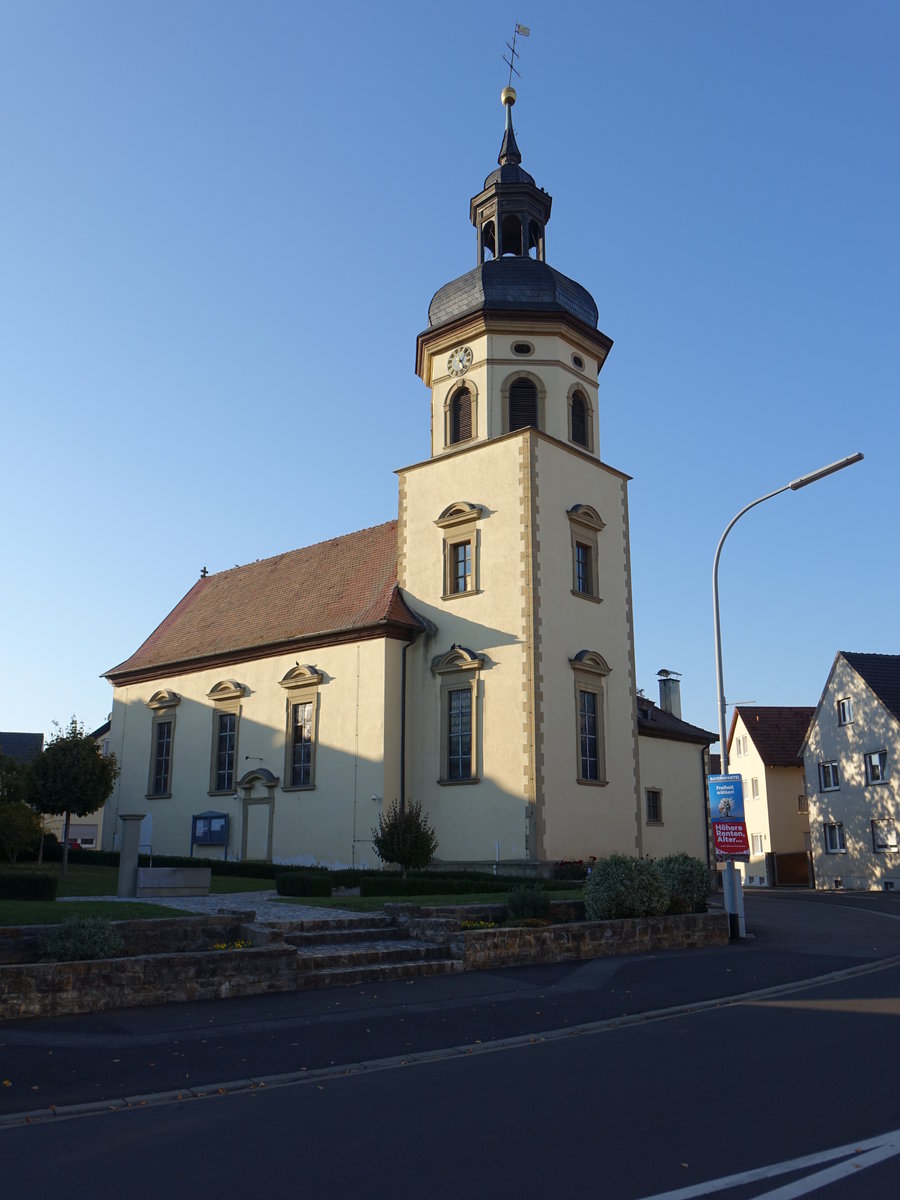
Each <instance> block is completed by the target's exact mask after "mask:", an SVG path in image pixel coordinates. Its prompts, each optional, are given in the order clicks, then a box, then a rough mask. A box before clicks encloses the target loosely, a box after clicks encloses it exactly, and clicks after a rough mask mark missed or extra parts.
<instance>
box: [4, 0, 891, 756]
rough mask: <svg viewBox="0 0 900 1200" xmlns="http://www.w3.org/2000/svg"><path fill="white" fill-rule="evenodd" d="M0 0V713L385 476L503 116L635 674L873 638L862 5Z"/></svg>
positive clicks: (874, 454) (827, 660) (101, 714)
mask: <svg viewBox="0 0 900 1200" xmlns="http://www.w3.org/2000/svg"><path fill="white" fill-rule="evenodd" d="M529 5H530V6H529V8H528V9H523V8H519V9H512V8H510V7H509V6H507V5H505V4H497V3H494V2H492V0H480V2H479V3H470V2H468V0H463V2H462V3H456V4H454V5H452V6H450V5H442V6H438V5H434V6H431V5H423V4H421V3H408V2H405V0H403V2H395V3H390V2H389V3H386V4H383V5H380V6H373V5H371V4H363V3H351V2H348V0H332V2H331V3H329V4H327V5H312V4H300V3H287V2H286V0H279V2H275V0H254V3H252V4H250V3H238V2H236V0H177V2H176V0H152V3H151V2H149V0H130V2H129V3H128V4H122V3H121V2H120V0H76V2H75V3H73V2H72V0H29V2H27V3H26V0H0V114H2V116H0V163H2V184H0V264H2V268H0V447H2V458H0V461H2V465H3V478H4V484H5V486H4V495H5V512H6V516H5V520H4V521H3V537H2V560H0V561H2V568H3V586H2V590H0V595H2V601H0V612H2V621H0V683H2V686H0V729H4V730H16V731H43V732H44V733H45V734H50V733H51V732H52V726H53V722H54V721H56V722H58V723H59V724H60V725H65V724H66V723H67V722H68V720H69V717H70V716H71V715H73V714H74V715H76V716H77V717H78V718H79V719H80V720H82V721H83V722H84V724H85V725H86V726H87V727H88V728H89V729H90V728H94V727H96V726H98V725H100V724H101V723H102V722H103V721H105V720H106V717H107V715H108V713H109V711H110V709H111V707H112V689H111V688H110V686H109V684H108V683H107V682H106V681H105V680H104V679H103V678H102V677H101V676H102V673H103V672H104V671H106V670H108V669H109V668H111V667H113V666H114V665H116V664H117V663H119V662H121V661H122V660H123V659H125V658H126V657H128V656H129V655H130V654H131V653H132V652H133V651H134V650H135V649H136V648H137V647H138V645H139V644H140V643H141V642H142V641H143V640H144V639H145V638H146V637H147V636H148V635H149V634H150V633H151V632H152V630H153V629H154V628H155V627H156V625H157V624H158V623H159V622H160V621H161V620H162V619H163V618H164V617H165V615H166V614H167V613H168V612H169V611H170V610H171V609H172V608H173V607H174V606H175V604H176V603H177V602H178V601H179V600H180V599H181V597H182V596H183V595H184V594H185V593H186V592H187V591H188V590H189V589H190V588H191V587H192V586H193V584H194V582H195V580H196V579H197V577H198V576H199V574H200V571H201V569H202V568H203V567H206V568H207V569H208V570H209V571H210V572H215V571H220V570H223V569H226V568H229V567H232V566H234V565H236V564H243V563H247V562H251V561H253V560H255V559H257V558H265V557H267V556H270V555H273V554H278V553H281V552H283V551H285V550H290V549H294V548H296V547H299V546H305V545H310V544H312V543H315V542H318V541H321V540H323V539H325V538H329V537H333V536H336V535H339V534H342V533H347V532H350V531H351V530H355V529H360V528H363V527H365V526H368V525H374V524H379V523H381V522H382V521H386V520H390V519H392V518H394V517H396V513H397V481H396V477H395V475H394V471H395V470H396V468H398V467H402V466H407V465H409V464H411V463H415V462H419V461H422V460H423V459H425V458H427V456H428V450H429V397H428V392H427V390H426V389H425V387H424V385H423V384H422V383H421V381H420V380H419V379H418V378H417V377H416V375H415V369H414V353H415V339H416V335H417V334H418V333H419V332H420V331H421V330H422V329H423V328H424V327H425V325H426V322H427V311H428V304H429V301H430V299H431V297H432V295H433V294H434V292H435V291H436V290H437V289H438V288H439V287H441V286H442V285H443V284H444V283H446V282H448V281H449V280H451V279H454V278H456V277H457V276H459V275H462V274H464V273H465V272H466V271H468V270H470V269H471V268H472V267H474V266H475V263H476V259H475V253H476V243H475V231H474V229H473V228H472V226H471V225H470V223H469V217H468V206H469V200H470V198H471V197H472V196H474V195H475V194H477V192H479V191H480V190H481V187H482V183H483V180H484V178H485V176H486V175H488V174H489V173H490V171H491V170H493V169H494V167H495V165H496V157H497V153H498V151H499V148H500V141H501V137H502V132H503V119H504V116H503V109H502V106H501V104H500V91H501V89H502V87H503V86H504V85H505V84H506V82H507V68H506V67H505V65H504V63H503V61H502V57H503V55H504V53H506V48H505V45H506V43H507V42H508V41H509V40H510V39H511V38H512V33H513V27H514V24H515V23H516V22H517V21H518V22H520V23H522V24H524V25H527V26H528V27H530V30H531V36H530V37H528V38H527V39H520V41H519V44H518V49H519V50H520V51H521V58H520V59H519V60H518V65H519V70H520V78H519V79H517V80H516V81H515V83H516V87H517V91H518V102H517V104H516V106H515V110H514V120H515V128H516V136H517V139H518V143H519V147H520V149H521V151H522V155H523V163H522V165H523V167H525V169H526V170H528V171H529V172H530V173H531V174H532V175H533V176H534V177H535V179H536V181H537V183H538V184H539V185H540V186H542V187H544V188H546V189H547V191H548V192H550V194H551V195H552V196H553V212H552V216H551V220H550V223H549V226H548V229H547V260H548V262H550V264H551V265H552V266H554V267H556V268H557V269H558V270H560V271H562V272H563V273H564V274H566V275H569V276H570V277H572V278H574V279H576V280H578V281H579V282H580V283H582V284H583V285H584V286H585V287H587V289H588V290H589V291H590V292H591V294H592V295H593V296H594V298H595V300H596V302H597V305H598V308H599V312H600V320H599V325H600V328H601V329H602V330H603V332H604V333H606V334H607V335H608V336H609V337H611V338H612V339H613V342H614V345H613V349H612V351H611V353H610V355H609V358H608V360H607V363H606V365H605V366H604V368H603V371H602V373H601V375H600V381H599V384H600V395H599V419H600V452H601V456H602V458H603V459H604V461H606V462H608V463H609V464H610V465H612V466H613V467H616V468H617V469H619V470H621V471H624V472H627V473H628V474H629V475H630V476H631V477H632V482H631V483H630V484H629V509H630V520H631V558H632V571H633V590H634V631H635V643H636V655H637V684H638V686H639V687H641V688H643V690H644V691H645V693H646V694H647V695H648V696H650V697H651V698H656V696H657V682H656V673H657V671H658V670H659V669H660V668H666V669H668V670H673V671H678V672H680V673H681V674H682V711H683V716H684V717H685V719H686V720H689V721H692V722H693V723H695V724H697V725H700V726H702V727H704V728H708V729H716V728H717V709H716V689H715V666H714V646H713V625H712V587H711V577H712V563H713V555H714V552H715V548H716V544H717V542H718V540H719V537H720V535H721V534H722V532H723V530H724V528H725V526H726V525H727V524H728V522H729V521H730V520H731V518H732V517H733V516H734V515H735V513H736V512H738V511H739V510H740V509H741V508H743V506H744V505H745V504H748V503H749V502H750V501H751V500H753V499H755V498H756V497H758V496H761V495H763V494H765V493H767V492H770V491H773V490H774V489H776V488H778V487H781V486H782V485H783V484H786V483H788V482H789V481H790V480H792V479H794V478H796V477H797V476H799V475H802V474H804V473H806V472H808V471H811V470H813V469H815V468H818V467H820V466H822V465H824V464H826V463H829V462H832V461H833V460H835V459H838V458H841V457H843V456H844V455H847V454H850V453H852V452H855V451H857V450H861V451H863V452H864V454H865V460H864V461H863V462H862V463H860V464H858V465H856V466H853V467H851V468H849V469H847V470H845V471H843V472H841V473H839V474H837V475H834V476H832V477H830V478H828V479H825V480H823V481H821V482H819V483H817V484H815V485H814V486H811V487H809V488H806V489H804V490H802V491H797V492H787V493H785V494H784V495H780V496H777V497H775V498H774V499H772V500H771V501H768V502H767V503H765V504H764V505H761V506H760V507H758V508H755V509H754V510H753V511H752V512H751V513H749V514H748V515H747V516H746V517H744V518H743V519H742V520H741V521H740V522H739V523H738V525H737V526H736V527H735V528H734V530H733V531H732V533H731V534H730V535H729V538H728V541H727V543H726V545H725V548H724V550H723V554H722V560H721V566H720V593H721V611H722V630H723V659H724V674H725V691H726V695H727V697H728V700H729V703H745V704H748V703H755V704H789V705H807V704H808V705H813V704H816V703H817V701H818V699H819V696H820V694H821V691H822V688H823V686H824V684H825V680H826V677H827V675H828V671H829V668H830V666H831V663H832V660H833V658H834V655H835V653H836V651H837V650H839V649H841V650H855V651H865V652H881V653H900V625H898V620H897V600H896V597H897V595H898V592H900V556H898V539H897V533H896V509H897V505H896V492H897V488H896V469H895V462H896V460H897V449H898V447H897V441H898V431H900V430H898V424H900V423H898V415H897V410H898V399H900V391H898V386H897V360H898V350H900V337H898V329H900V241H898V236H897V213H898V212H900V156H898V154H897V146H898V144H900V131H898V100H900V71H898V62H900V5H898V4H897V3H896V0H859V2H858V3H856V4H854V5H853V7H852V17H851V9H850V8H849V7H848V6H847V5H846V3H843V4H837V3H834V2H832V0H791V3H789V4H785V3H783V2H782V0H761V2H759V3H756V4H753V5H748V4H737V3H732V2H726V0H681V2H679V0H605V2H604V3H600V4H597V3H591V4H587V3H576V2H572V0H554V2H553V3H552V4H551V3H546V2H545V0H529Z"/></svg>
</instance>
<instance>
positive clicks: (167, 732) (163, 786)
mask: <svg viewBox="0 0 900 1200" xmlns="http://www.w3.org/2000/svg"><path fill="white" fill-rule="evenodd" d="M172 726H173V722H172V721H158V722H157V723H156V730H155V732H156V744H155V746H154V753H153V784H152V786H151V788H150V793H151V795H153V796H168V795H170V794H171V791H172V786H171V771H172Z"/></svg>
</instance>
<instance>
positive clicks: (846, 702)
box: [837, 696, 853, 725]
mask: <svg viewBox="0 0 900 1200" xmlns="http://www.w3.org/2000/svg"><path fill="white" fill-rule="evenodd" d="M837 711H838V725H849V724H850V722H851V721H852V720H853V701H852V700H851V699H850V697H849V696H847V697H845V698H844V699H843V700H838V702H837Z"/></svg>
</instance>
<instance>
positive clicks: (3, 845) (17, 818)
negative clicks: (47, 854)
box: [0, 800, 41, 863]
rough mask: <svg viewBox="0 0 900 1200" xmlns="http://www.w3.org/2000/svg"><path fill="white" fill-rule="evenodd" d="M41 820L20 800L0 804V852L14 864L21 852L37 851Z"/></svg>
mask: <svg viewBox="0 0 900 1200" xmlns="http://www.w3.org/2000/svg"><path fill="white" fill-rule="evenodd" d="M40 840H41V819H40V817H39V816H38V815H37V813H36V812H35V811H34V809H33V808H30V807H29V806H28V805H27V804H24V803H23V802H22V801H21V800H13V801H9V802H3V803H0V851H2V852H3V853H4V854H5V855H6V857H7V858H8V859H9V861H10V862H11V863H14V862H15V861H16V859H17V858H18V857H19V855H20V854H21V853H22V851H23V850H31V851H32V852H33V851H34V850H36V849H37V845H38V842H39V841H40Z"/></svg>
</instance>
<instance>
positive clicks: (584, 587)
mask: <svg viewBox="0 0 900 1200" xmlns="http://www.w3.org/2000/svg"><path fill="white" fill-rule="evenodd" d="M575 591H576V592H580V593H581V594H582V595H583V596H592V595H593V594H594V576H593V572H592V570H591V548H590V546H586V545H585V544H584V542H576V543H575Z"/></svg>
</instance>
